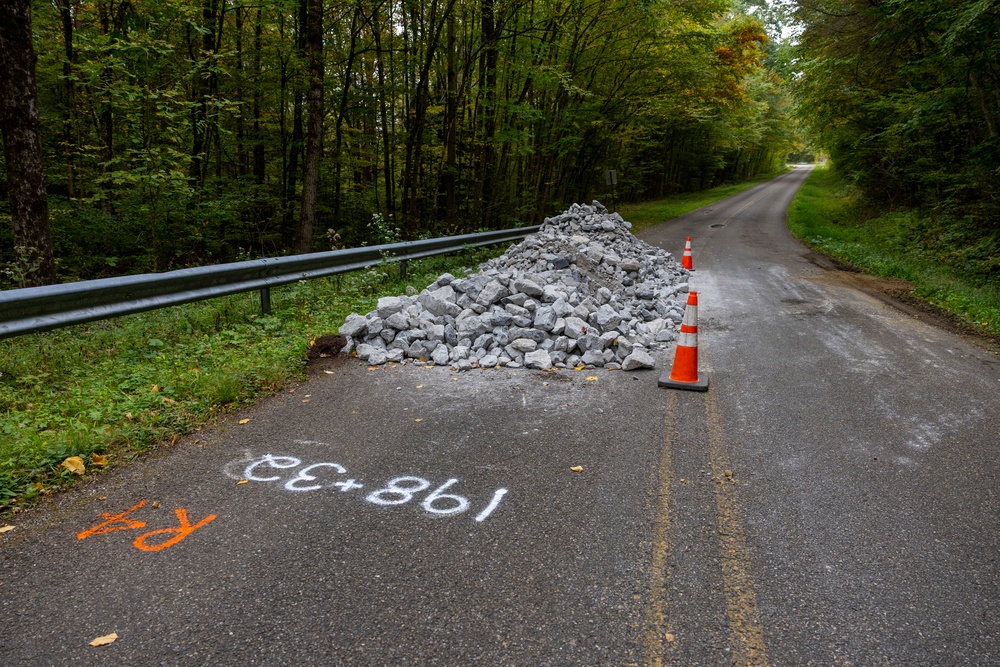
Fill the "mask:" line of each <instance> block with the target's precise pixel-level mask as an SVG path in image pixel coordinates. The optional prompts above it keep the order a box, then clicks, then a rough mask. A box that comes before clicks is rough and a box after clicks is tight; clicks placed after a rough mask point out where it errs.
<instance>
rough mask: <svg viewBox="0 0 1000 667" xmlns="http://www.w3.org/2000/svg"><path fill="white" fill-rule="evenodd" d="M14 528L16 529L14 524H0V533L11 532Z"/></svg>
mask: <svg viewBox="0 0 1000 667" xmlns="http://www.w3.org/2000/svg"><path fill="white" fill-rule="evenodd" d="M12 530H14V526H11V525H6V526H0V533H9V532H10V531H12Z"/></svg>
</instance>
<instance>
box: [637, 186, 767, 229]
mask: <svg viewBox="0 0 1000 667" xmlns="http://www.w3.org/2000/svg"><path fill="white" fill-rule="evenodd" d="M778 173H780V172H775V173H773V174H769V175H767V176H762V177H760V178H757V179H754V180H752V181H745V182H743V183H735V184H733V185H720V186H719V187H717V188H712V189H710V190H702V191H701V192H686V193H684V194H679V195H672V196H670V197H666V198H664V199H655V200H652V201H647V202H642V203H638V204H622V205H621V206H619V207H618V213H620V214H621V216H622V217H623V218H625V219H626V220H628V221H629V222H631V223H632V233H633V234H638V233H639V232H641V231H642V230H643V229H646V228H647V227H652V226H653V225H656V224H659V223H661V222H666V221H667V220H670V219H672V218H676V217H678V216H681V215H684V214H685V213H690V212H691V211H694V210H696V209H699V208H702V207H703V206H708V205H710V204H714V203H715V202H717V201H721V200H723V199H725V198H726V197H731V196H733V195H735V194H739V193H740V192H743V191H744V190H749V189H750V188H752V187H754V186H755V185H760V184H761V183H764V182H765V181H769V180H771V179H772V178H774V177H775V176H777V175H778Z"/></svg>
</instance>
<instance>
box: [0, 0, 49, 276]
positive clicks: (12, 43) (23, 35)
mask: <svg viewBox="0 0 1000 667" xmlns="http://www.w3.org/2000/svg"><path fill="white" fill-rule="evenodd" d="M0 71H2V72H3V76H2V77H0V131H2V133H3V145H4V159H5V162H6V164H7V187H8V196H9V198H10V209H11V214H12V217H13V222H14V245H15V247H16V248H17V249H18V251H19V252H20V253H21V255H22V256H21V257H20V258H19V259H20V260H22V261H23V262H24V263H25V264H24V266H23V267H22V268H23V269H24V270H25V272H26V274H25V276H24V279H23V282H24V283H25V285H32V286H34V285H48V284H52V283H54V282H55V281H56V267H55V261H54V259H53V253H52V234H51V228H50V225H49V200H48V196H47V194H46V192H45V173H44V171H43V168H42V142H41V135H40V128H39V126H40V120H39V112H38V92H37V89H36V86H35V49H34V46H33V44H32V42H31V0H4V2H0Z"/></svg>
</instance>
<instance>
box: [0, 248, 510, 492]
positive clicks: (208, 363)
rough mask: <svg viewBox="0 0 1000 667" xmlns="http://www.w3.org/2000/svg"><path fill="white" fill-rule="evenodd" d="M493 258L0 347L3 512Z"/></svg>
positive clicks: (204, 417)
mask: <svg viewBox="0 0 1000 667" xmlns="http://www.w3.org/2000/svg"><path fill="white" fill-rule="evenodd" d="M499 252H502V249H498V248H494V249H493V250H478V251H472V250H470V251H466V252H464V253H460V254H457V255H452V256H447V257H431V258H427V259H423V260H418V261H410V262H409V266H408V267H407V269H408V275H407V279H406V280H401V279H400V278H399V271H398V265H395V264H385V265H381V266H378V267H374V268H371V269H368V270H364V271H357V272H354V273H350V274H345V275H343V276H339V277H333V278H325V279H317V280H310V281H301V282H298V283H294V284H292V285H286V286H283V287H278V288H273V289H272V290H271V307H272V314H270V315H262V314H261V311H260V298H259V295H258V294H257V293H256V292H252V293H247V294H241V295H234V296H230V297H224V298H219V299H212V300H210V301H203V302H199V303H193V304H186V305H183V306H176V307H173V308H167V309H164V310H158V311H151V312H148V313H142V314H137V315H130V316H127V317H121V318H118V319H114V320H107V321H103V322H95V323H91V324H87V325H80V326H75V327H70V328H66V329H60V330H56V331H51V332H45V333H40V334H32V335H26V336H21V337H19V338H13V339H9V340H0V435H2V437H0V510H2V509H4V508H10V507H13V506H15V505H17V504H19V503H23V502H24V501H30V500H32V499H34V498H37V497H38V496H40V495H45V494H49V493H52V492H53V491H55V490H59V489H61V488H65V487H67V486H68V485H70V484H72V483H73V481H74V479H75V475H74V473H72V472H70V470H69V469H68V468H66V467H63V466H62V465H61V464H62V462H63V461H65V460H66V459H67V458H68V457H71V456H79V457H80V458H81V459H83V461H84V463H85V464H86V468H87V472H86V474H87V475H90V474H94V473H95V472H98V471H99V470H100V469H101V466H100V465H95V464H94V463H93V461H94V460H95V457H94V456H93V455H95V454H96V455H98V456H97V457H96V460H97V461H100V460H101V457H104V458H106V459H107V460H108V461H109V463H110V464H111V465H114V464H115V463H116V462H120V461H123V460H128V459H131V458H134V457H135V456H137V455H138V454H139V453H140V452H142V451H144V450H148V449H150V448H152V447H155V446H157V445H158V444H161V443H164V442H167V443H169V442H171V441H172V440H173V439H174V438H175V436H180V435H183V434H186V433H190V432H191V431H193V430H194V429H196V428H198V427H199V426H201V425H202V424H205V423H207V422H209V421H210V420H212V419H214V418H216V417H218V416H219V415H220V414H223V413H225V412H229V411H233V410H235V409H236V408H238V407H240V406H242V405H246V404H249V403H251V402H253V401H254V400H255V399H257V398H258V397H260V396H261V395H264V394H267V393H271V392H274V391H276V390H278V389H280V388H281V387H283V386H285V385H286V384H287V383H288V382H290V381H294V380H296V379H301V378H303V377H304V373H305V366H306V361H305V360H306V353H307V349H308V346H309V343H310V341H311V340H312V339H314V338H316V337H318V336H322V335H325V334H329V333H336V330H337V328H338V327H339V326H340V324H342V323H343V321H344V318H345V317H346V316H347V315H348V314H350V313H351V312H358V313H367V312H369V311H371V310H372V309H374V307H375V304H376V301H377V299H378V296H380V295H385V294H402V293H403V292H404V291H405V289H406V287H407V286H408V285H412V286H414V287H416V288H418V289H419V288H423V287H424V286H426V285H428V284H430V283H431V282H433V281H434V280H435V279H436V278H437V276H439V275H440V274H441V273H444V272H446V271H447V272H451V273H454V274H456V275H458V274H460V273H461V272H462V271H463V270H464V269H465V268H467V267H468V268H472V269H474V268H475V267H477V266H478V264H479V263H481V262H483V261H485V260H486V259H488V258H489V257H491V256H493V255H496V254H498V253H499Z"/></svg>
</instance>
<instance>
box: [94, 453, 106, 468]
mask: <svg viewBox="0 0 1000 667" xmlns="http://www.w3.org/2000/svg"><path fill="white" fill-rule="evenodd" d="M90 464H91V465H95V466H106V465H108V457H107V456H101V455H100V454H91V455H90Z"/></svg>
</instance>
